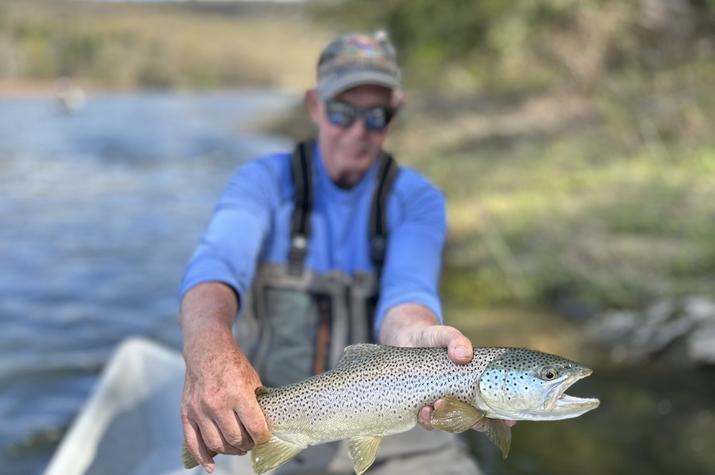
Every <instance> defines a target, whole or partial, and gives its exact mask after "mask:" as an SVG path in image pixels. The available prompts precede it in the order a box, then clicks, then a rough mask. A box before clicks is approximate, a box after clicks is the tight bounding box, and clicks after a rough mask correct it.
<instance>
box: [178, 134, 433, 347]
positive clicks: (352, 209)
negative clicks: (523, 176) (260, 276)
mask: <svg viewBox="0 0 715 475" xmlns="http://www.w3.org/2000/svg"><path fill="white" fill-rule="evenodd" d="M313 153H314V159H313V161H312V162H313V164H312V167H313V183H314V204H313V209H312V213H311V235H310V241H309V245H308V255H307V258H306V261H305V265H306V266H307V267H309V268H311V269H313V270H314V271H316V272H326V271H331V270H340V271H343V272H345V273H347V274H348V275H351V274H353V273H355V272H360V271H362V272H365V271H373V270H374V267H373V264H372V261H371V260H370V246H369V238H368V221H369V216H370V208H371V202H372V194H373V190H374V187H375V181H376V175H377V168H378V164H377V163H375V164H373V166H372V167H371V168H370V169H369V171H368V172H367V174H366V175H365V176H364V177H363V178H362V180H360V182H358V183H357V184H356V185H355V186H354V187H352V188H350V189H341V188H339V187H337V186H336V185H335V184H334V183H333V181H332V180H331V179H330V177H329V176H328V174H327V170H326V169H325V166H324V164H323V161H322V158H321V155H320V151H319V147H317V146H316V147H315V148H314V150H313ZM290 163H291V155H290V154H287V153H286V154H275V155H270V156H267V157H265V158H262V159H259V160H254V161H251V162H248V163H246V164H244V165H243V166H241V167H240V168H239V169H238V170H237V171H236V173H235V174H234V175H233V177H232V178H231V180H230V182H229V184H228V187H227V188H226V190H225V191H224V193H223V195H222V196H221V198H220V199H219V201H218V204H217V205H216V208H215V210H214V213H213V217H212V219H211V222H210V224H209V226H208V229H207V231H206V232H205V234H204V236H203V238H202V239H201V242H200V244H199V246H198V248H197V249H196V252H195V253H194V255H193V257H192V258H191V260H190V261H189V264H188V266H187V268H186V272H185V274H184V278H183V281H182V284H181V289H180V296H181V297H183V296H184V295H185V294H186V292H187V291H188V290H189V289H190V288H191V287H193V286H195V285H197V284H199V283H202V282H223V283H225V284H227V285H229V286H231V287H232V288H233V289H234V291H235V292H236V293H237V294H238V295H239V298H242V296H243V294H244V293H245V292H246V291H247V290H248V288H249V287H250V284H251V281H252V279H253V276H254V273H255V270H256V265H257V263H258V262H269V263H276V264H277V263H285V262H286V261H287V259H288V250H289V248H290V242H289V241H290V225H291V214H292V211H293V183H292V178H291V171H290ZM387 218H388V223H387V226H388V246H387V254H386V257H385V263H384V266H383V271H382V272H383V273H382V282H381V287H380V299H379V302H378V306H377V309H376V315H375V317H376V318H375V327H374V329H373V330H374V331H375V332H376V334H377V332H378V331H379V328H380V325H381V323H382V320H383V318H384V316H385V313H386V312H387V311H388V310H389V309H390V308H392V307H393V306H395V305H398V304H401V303H415V304H421V305H424V306H426V307H428V308H429V309H431V310H432V311H433V312H434V313H435V315H437V317H438V318H440V320H441V319H442V312H441V305H440V300H439V295H438V288H437V287H438V280H439V272H440V267H441V258H442V248H443V245H444V239H445V234H446V222H445V221H446V218H445V204H444V198H443V195H442V194H441V193H440V192H439V191H438V190H437V189H436V188H435V187H434V186H433V185H432V184H430V183H429V182H428V181H427V180H426V179H425V178H424V177H422V176H421V175H420V174H419V173H417V172H416V171H414V170H412V169H410V168H407V167H400V172H399V174H398V176H397V178H396V180H395V182H394V184H393V187H392V191H391V193H390V195H389V198H388V202H387Z"/></svg>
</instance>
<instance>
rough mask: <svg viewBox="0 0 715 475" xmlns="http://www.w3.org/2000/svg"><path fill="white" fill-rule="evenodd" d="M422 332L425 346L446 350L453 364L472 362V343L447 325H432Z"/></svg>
mask: <svg viewBox="0 0 715 475" xmlns="http://www.w3.org/2000/svg"><path fill="white" fill-rule="evenodd" d="M424 332H425V340H426V341H425V346H435V347H442V348H447V355H448V356H449V359H450V360H452V361H453V362H454V363H457V364H466V363H469V362H470V361H471V360H472V356H473V355H474V348H473V347H472V342H471V341H469V338H467V337H466V336H464V334H463V333H462V332H460V331H459V330H457V329H456V328H454V327H450V326H448V325H434V326H431V327H428V328H426V329H425V330H424ZM418 346H421V345H418Z"/></svg>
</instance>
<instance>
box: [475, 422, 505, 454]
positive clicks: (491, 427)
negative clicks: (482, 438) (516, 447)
mask: <svg viewBox="0 0 715 475" xmlns="http://www.w3.org/2000/svg"><path fill="white" fill-rule="evenodd" d="M482 424H484V427H485V428H486V431H485V432H484V434H485V435H486V436H487V437H488V438H489V440H491V441H492V443H493V444H494V445H496V446H497V447H499V450H501V454H502V457H504V458H506V457H507V455H509V447H511V428H510V427H509V426H508V425H506V423H505V422H504V421H502V420H499V419H488V418H485V419H484V420H483V421H482Z"/></svg>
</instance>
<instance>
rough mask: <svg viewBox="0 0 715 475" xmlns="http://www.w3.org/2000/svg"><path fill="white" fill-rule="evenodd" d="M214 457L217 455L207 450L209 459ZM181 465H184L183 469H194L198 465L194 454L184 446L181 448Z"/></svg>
mask: <svg viewBox="0 0 715 475" xmlns="http://www.w3.org/2000/svg"><path fill="white" fill-rule="evenodd" d="M216 455H218V454H217V453H216V452H213V451H211V450H209V456H210V457H215V456H216ZM181 463H183V464H184V468H186V469H189V468H194V467H196V466H198V465H199V462H198V461H197V460H196V457H194V454H192V453H191V452H190V451H189V449H188V448H187V447H186V446H185V445H184V446H183V447H182V448H181Z"/></svg>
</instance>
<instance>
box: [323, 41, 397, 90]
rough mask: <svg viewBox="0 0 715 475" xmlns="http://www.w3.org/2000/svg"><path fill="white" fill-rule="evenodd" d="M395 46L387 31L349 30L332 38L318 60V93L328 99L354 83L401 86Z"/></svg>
mask: <svg viewBox="0 0 715 475" xmlns="http://www.w3.org/2000/svg"><path fill="white" fill-rule="evenodd" d="M400 76H401V74H400V68H399V67H398V66H397V57H396V54H395V48H394V47H393V46H392V44H391V43H390V40H389V39H388V38H387V33H385V32H384V31H378V32H376V33H374V34H372V35H370V34H364V33H350V34H347V35H343V36H340V37H338V38H336V39H334V40H333V41H331V42H330V43H329V44H328V45H327V46H326V47H325V49H323V52H322V53H321V55H320V59H319V60H318V85H317V90H318V95H319V96H320V98H321V99H323V100H327V99H331V98H333V97H335V96H336V95H338V94H340V93H341V92H343V91H346V90H348V89H350V88H352V87H355V86H361V85H366V84H374V85H378V86H385V87H387V88H390V89H401V88H402V85H401V78H400Z"/></svg>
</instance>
